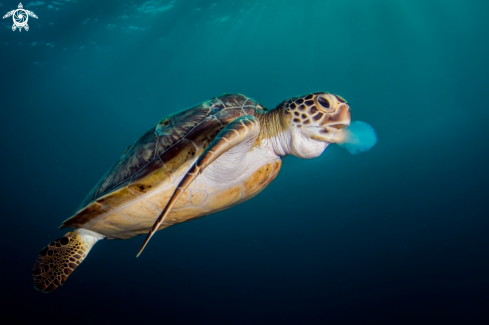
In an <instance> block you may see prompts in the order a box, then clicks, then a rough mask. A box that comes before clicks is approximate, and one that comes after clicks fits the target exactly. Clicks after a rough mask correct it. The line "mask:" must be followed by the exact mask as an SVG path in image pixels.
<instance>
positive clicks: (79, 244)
mask: <svg viewBox="0 0 489 325" xmlns="http://www.w3.org/2000/svg"><path fill="white" fill-rule="evenodd" d="M103 237H104V236H102V235H100V234H97V233H94V232H92V231H89V230H86V229H76V230H74V231H71V232H69V233H67V234H65V235H64V236H63V237H61V238H58V239H56V240H55V241H53V242H52V243H51V244H49V245H48V246H46V247H44V248H43V249H42V250H41V251H40V252H39V256H38V257H37V261H36V264H35V265H34V269H33V270H32V275H33V277H34V287H35V288H36V289H37V290H39V291H42V292H51V291H53V290H55V289H56V288H57V287H59V286H60V285H62V284H63V283H64V282H65V281H66V279H67V278H68V276H69V275H70V274H71V273H72V272H73V271H74V270H75V269H76V267H77V266H78V265H80V263H81V262H82V261H83V260H84V259H85V257H86V256H87V254H88V252H90V249H91V248H92V247H93V245H94V244H95V243H96V242H97V241H98V240H100V239H102V238H103Z"/></svg>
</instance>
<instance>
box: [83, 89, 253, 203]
mask: <svg viewBox="0 0 489 325" xmlns="http://www.w3.org/2000/svg"><path fill="white" fill-rule="evenodd" d="M256 109H262V107H261V106H260V105H259V104H257V103H256V102H255V101H254V100H253V99H250V98H248V97H246V96H243V95H239V94H226V95H222V96H219V97H216V98H214V99H211V100H209V101H206V102H204V103H201V104H199V105H196V106H194V107H191V108H188V109H186V110H183V111H180V112H177V113H174V114H172V115H169V116H168V117H166V118H164V119H163V120H162V121H160V122H159V123H158V124H157V125H156V126H155V127H153V128H151V129H150V130H148V131H147V132H146V133H145V134H144V135H143V136H142V137H141V138H139V139H138V140H137V141H136V142H135V143H134V144H133V145H132V146H130V147H129V148H128V149H127V150H126V152H125V153H124V154H123V155H122V156H121V157H120V158H119V160H118V161H117V162H116V163H115V164H114V166H112V168H110V169H109V170H108V171H107V172H106V173H105V175H104V176H103V177H102V179H101V180H100V181H99V182H98V184H97V185H96V186H95V187H94V188H93V189H92V191H91V192H90V193H89V194H88V196H87V197H86V198H85V200H84V201H83V202H82V204H81V205H80V207H79V209H83V208H84V207H86V206H87V205H89V204H91V203H93V202H94V201H96V200H97V199H98V198H100V197H102V196H104V195H107V194H109V193H111V192H113V191H115V190H117V189H119V188H121V187H124V186H127V185H128V184H129V183H130V182H131V180H132V178H133V176H134V175H138V178H141V177H143V176H145V175H147V174H148V173H150V172H152V171H153V169H152V168H147V171H146V170H144V169H145V168H146V166H150V165H152V164H151V163H152V162H153V161H154V160H160V161H161V162H163V163H164V162H166V161H168V160H169V158H170V157H167V156H170V155H175V154H180V150H178V149H177V148H178V147H183V146H182V145H183V144H184V143H182V145H178V144H179V143H180V142H182V141H184V142H185V141H193V143H194V144H195V143H196V142H199V141H202V139H199V135H200V133H201V132H200V131H201V130H203V129H207V130H209V129H216V130H217V131H219V130H220V129H221V128H222V127H224V126H225V125H226V124H228V123H229V122H230V121H232V120H234V119H236V118H237V117H239V116H243V115H255V111H256ZM215 135H217V132H215V134H213V136H215ZM187 137H188V139H187ZM208 140H209V141H210V140H212V139H208ZM196 145H197V146H198V145H199V143H196ZM174 146H177V147H175V149H176V150H170V149H172V148H173V147H174ZM204 147H205V143H204ZM132 181H134V180H132Z"/></svg>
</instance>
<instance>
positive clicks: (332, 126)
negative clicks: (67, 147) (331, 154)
mask: <svg viewBox="0 0 489 325" xmlns="http://www.w3.org/2000/svg"><path fill="white" fill-rule="evenodd" d="M345 126H348V124H342V123H339V124H333V125H331V124H329V125H327V127H330V128H334V129H338V130H341V129H342V128H344V127H345Z"/></svg>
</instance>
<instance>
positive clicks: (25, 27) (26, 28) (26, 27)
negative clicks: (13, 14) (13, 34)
mask: <svg viewBox="0 0 489 325" xmlns="http://www.w3.org/2000/svg"><path fill="white" fill-rule="evenodd" d="M24 29H25V31H26V32H27V31H28V30H29V25H27V24H25V26H24Z"/></svg>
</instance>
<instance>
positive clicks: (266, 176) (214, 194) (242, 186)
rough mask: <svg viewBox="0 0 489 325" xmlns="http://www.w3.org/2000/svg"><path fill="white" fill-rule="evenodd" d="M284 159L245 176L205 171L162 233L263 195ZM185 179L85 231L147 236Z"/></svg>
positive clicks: (121, 208) (119, 209) (93, 223)
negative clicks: (219, 176)
mask: <svg viewBox="0 0 489 325" xmlns="http://www.w3.org/2000/svg"><path fill="white" fill-rule="evenodd" d="M280 167H281V160H280V158H277V159H272V160H269V161H267V162H266V163H265V164H260V165H259V166H254V167H253V166H252V168H250V169H249V170H247V171H246V172H245V173H243V174H241V175H239V176H236V177H234V178H231V177H229V178H230V179H226V180H222V179H221V180H219V179H216V178H215V177H212V175H211V174H209V173H207V174H206V172H204V173H203V174H202V175H200V176H199V177H198V178H197V179H196V180H195V181H194V182H193V183H192V184H191V185H190V186H189V187H188V188H187V190H186V191H185V192H184V193H183V194H182V195H181V196H180V198H179V199H178V200H177V202H176V204H175V205H174V206H173V208H172V210H171V211H170V213H169V214H168V215H167V217H166V218H165V220H164V222H163V224H162V225H161V227H160V228H159V230H161V229H164V228H167V227H169V226H172V225H175V224H177V223H181V222H185V221H189V220H192V219H195V218H199V217H202V216H206V215H209V214H212V213H215V212H218V211H221V210H224V209H226V208H229V207H231V206H233V205H236V204H239V203H241V202H243V201H246V200H248V199H250V198H252V197H253V196H255V195H256V194H258V193H259V192H261V191H262V190H263V189H264V188H265V187H266V186H267V185H268V184H269V183H270V182H271V181H272V180H273V179H274V178H275V176H276V175H277V173H278V172H279V170H280ZM180 179H181V177H179V178H178V179H175V180H174V181H173V182H171V183H170V184H168V183H167V184H166V185H165V186H162V187H160V188H156V189H153V190H151V191H150V192H148V193H146V194H144V195H138V197H137V198H136V199H134V200H132V201H129V202H128V203H126V204H122V205H120V206H119V207H117V208H116V209H113V210H111V211H109V212H107V213H106V214H104V215H101V216H99V217H97V218H95V219H93V220H91V221H89V222H88V223H86V224H84V225H83V226H82V228H85V229H89V230H92V231H95V232H97V233H100V234H102V235H104V236H107V237H108V238H119V239H126V238H131V237H133V236H136V235H140V234H146V233H148V231H149V229H150V228H151V227H152V226H153V224H154V222H155V220H156V218H157V217H158V216H159V214H160V213H161V211H162V210H163V209H164V208H165V206H166V203H167V202H168V200H169V199H170V197H171V195H172V194H173V191H174V190H175V187H176V186H177V184H178V182H179V181H180Z"/></svg>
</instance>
